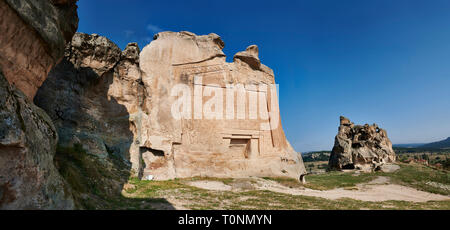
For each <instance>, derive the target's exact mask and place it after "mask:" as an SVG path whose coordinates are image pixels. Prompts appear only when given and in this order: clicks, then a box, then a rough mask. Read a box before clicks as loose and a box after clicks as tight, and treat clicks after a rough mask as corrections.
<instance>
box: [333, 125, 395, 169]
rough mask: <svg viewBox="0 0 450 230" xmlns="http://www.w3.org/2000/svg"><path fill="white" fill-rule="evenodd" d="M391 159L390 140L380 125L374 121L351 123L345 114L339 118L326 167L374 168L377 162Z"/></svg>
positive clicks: (381, 162)
mask: <svg viewBox="0 0 450 230" xmlns="http://www.w3.org/2000/svg"><path fill="white" fill-rule="evenodd" d="M394 161H395V152H394V150H393V149H392V143H391V141H390V140H389V138H388V136H387V132H386V130H384V129H381V128H379V127H378V125H376V124H373V125H368V124H366V125H364V126H361V125H355V124H353V123H352V122H351V121H350V120H349V119H347V118H345V117H341V118H340V126H339V133H338V135H337V136H336V140H335V144H334V147H333V151H332V153H331V156H330V161H329V165H328V166H329V168H330V169H337V170H341V169H361V170H366V171H370V170H376V169H378V168H379V166H382V165H384V164H386V163H391V162H394Z"/></svg>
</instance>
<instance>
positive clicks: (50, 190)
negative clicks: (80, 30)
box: [0, 0, 78, 209]
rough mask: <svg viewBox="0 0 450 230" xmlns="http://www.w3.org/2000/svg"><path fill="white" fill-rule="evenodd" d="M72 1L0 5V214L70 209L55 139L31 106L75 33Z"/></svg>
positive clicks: (8, 0) (1, 1)
mask: <svg viewBox="0 0 450 230" xmlns="http://www.w3.org/2000/svg"><path fill="white" fill-rule="evenodd" d="M76 8H77V7H76V1H74V0H66V1H62V0H61V1H50V0H41V1H25V0H0V16H1V20H0V34H1V36H0V209H72V208H74V202H73V199H72V195H71V193H70V189H69V188H68V187H67V186H66V184H65V181H64V180H63V179H62V177H61V176H60V175H59V173H58V171H57V170H56V168H55V166H54V162H53V157H54V154H55V149H56V143H57V141H58V134H57V132H56V129H55V127H54V125H53V123H52V121H51V119H50V118H49V117H48V115H47V114H46V113H45V112H44V111H43V110H42V109H40V108H38V107H36V106H35V105H34V104H33V103H32V101H31V100H32V98H33V96H34V94H35V92H36V91H37V89H38V87H39V86H40V85H41V84H42V82H43V81H44V80H45V78H46V77H47V73H48V72H49V71H50V69H51V68H52V67H53V66H54V65H55V64H56V62H58V61H59V60H60V59H61V58H62V56H63V50H64V47H65V45H66V41H67V40H68V39H70V38H71V36H72V35H73V34H74V33H75V31H76V29H77V23H78V18H77V12H76Z"/></svg>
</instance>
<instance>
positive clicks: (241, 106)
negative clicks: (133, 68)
mask: <svg viewBox="0 0 450 230" xmlns="http://www.w3.org/2000/svg"><path fill="white" fill-rule="evenodd" d="M224 46H225V44H224V42H223V41H222V40H221V38H220V37H219V36H218V35H217V34H209V35H204V36H197V35H195V34H193V33H190V32H178V33H177V32H162V33H159V34H157V35H156V36H155V38H154V41H153V42H151V43H150V44H149V45H148V46H146V47H145V48H144V49H143V51H142V52H141V54H140V66H141V69H142V71H143V76H142V81H143V84H144V85H145V88H146V90H147V92H150V94H151V97H146V98H145V102H144V104H145V110H146V114H148V116H149V117H146V118H145V119H143V120H142V127H143V129H142V130H141V133H140V135H139V143H140V145H141V146H140V149H141V154H142V158H143V159H144V162H143V165H142V166H139V167H136V168H143V176H144V178H148V177H149V178H154V179H157V180H164V179H171V178H179V177H194V176H209V177H248V176H272V177H273V176H280V177H281V176H284V177H292V178H297V179H300V177H302V175H304V174H306V171H305V168H304V165H303V161H302V158H301V156H300V155H299V154H298V153H296V152H295V151H294V150H293V148H292V147H291V146H290V144H289V142H288V141H287V140H286V137H285V134H284V131H283V128H282V126H281V119H280V113H279V107H278V99H277V93H276V90H275V89H274V88H275V87H274V84H275V78H274V74H273V71H272V70H271V69H270V68H268V67H267V66H265V65H263V64H261V61H260V60H259V57H258V47H257V46H255V45H253V46H250V47H248V48H247V50H246V51H243V52H239V53H237V54H236V55H235V56H234V62H233V63H227V62H226V56H225V54H224V53H223V52H222V49H223V48H224Z"/></svg>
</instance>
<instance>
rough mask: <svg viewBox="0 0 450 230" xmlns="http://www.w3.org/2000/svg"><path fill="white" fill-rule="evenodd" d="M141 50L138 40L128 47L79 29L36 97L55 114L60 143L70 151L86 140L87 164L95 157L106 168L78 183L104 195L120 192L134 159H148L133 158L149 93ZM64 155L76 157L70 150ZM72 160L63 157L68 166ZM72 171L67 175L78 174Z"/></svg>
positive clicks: (100, 167)
mask: <svg viewBox="0 0 450 230" xmlns="http://www.w3.org/2000/svg"><path fill="white" fill-rule="evenodd" d="M139 53H140V50H139V47H138V46H137V44H136V43H130V44H129V45H128V46H127V47H126V49H125V50H123V51H122V50H121V49H120V48H119V47H118V46H117V45H116V44H114V43H113V42H111V41H110V40H109V39H107V38H105V37H102V36H99V35H96V34H93V35H88V34H83V33H77V34H75V35H74V36H73V39H72V41H71V42H70V44H69V45H68V46H67V48H66V54H65V57H64V59H63V60H62V61H61V63H59V64H58V65H57V66H56V67H55V68H54V69H53V70H52V71H51V72H50V74H49V76H48V79H47V80H46V81H45V82H44V84H43V85H42V87H41V88H40V89H39V91H38V93H37V94H36V97H35V100H34V101H35V103H36V105H38V106H40V107H41V108H43V109H44V110H45V111H46V112H47V113H48V114H49V115H50V117H51V118H52V120H53V122H54V124H55V126H56V128H57V130H58V133H59V136H60V139H59V146H61V147H62V148H65V149H66V150H67V149H70V148H73V147H74V146H76V145H81V147H82V150H81V152H79V153H78V154H79V155H83V154H87V155H86V156H83V160H84V161H85V162H87V163H85V164H88V163H89V162H95V163H93V166H94V167H95V168H97V169H95V170H102V171H103V173H98V174H99V175H98V178H96V183H91V182H89V181H82V182H80V181H78V182H77V184H83V186H84V187H85V188H87V189H88V190H89V189H90V188H94V187H95V188H98V189H97V191H100V192H102V193H103V196H107V195H115V194H117V193H119V194H120V191H121V189H122V186H123V184H124V183H126V181H127V180H128V178H129V176H130V173H131V171H133V170H132V169H131V166H132V164H131V162H135V164H133V165H138V163H137V161H142V159H139V158H138V159H134V158H132V157H134V156H136V157H139V144H138V143H137V135H138V131H137V130H138V127H139V125H140V124H138V123H137V122H136V121H139V114H140V112H141V109H142V107H143V106H142V102H143V98H144V97H145V93H144V86H143V84H142V79H141V71H140V68H139ZM76 151H80V149H78V150H76ZM84 151H85V153H84ZM57 154H59V153H57ZM57 156H60V155H57ZM58 159H62V160H63V161H66V160H70V159H66V158H65V156H64V153H61V158H58ZM86 159H88V161H86ZM67 163H68V162H61V164H63V165H65V166H63V167H67V166H68V165H67ZM80 167H81V168H78V169H77V170H73V171H87V172H89V171H90V170H92V168H91V167H90V166H89V165H81V166H80ZM134 171H139V169H134ZM70 173H72V174H69V175H66V177H71V178H73V177H77V175H76V174H73V172H70ZM102 174H107V176H105V175H102ZM99 182H101V183H99ZM79 192H80V191H79ZM81 192H82V193H86V194H84V195H83V196H84V197H89V196H90V195H92V194H90V192H89V191H81Z"/></svg>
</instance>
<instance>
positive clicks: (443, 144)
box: [419, 137, 450, 149]
mask: <svg viewBox="0 0 450 230" xmlns="http://www.w3.org/2000/svg"><path fill="white" fill-rule="evenodd" d="M419 148H426V149H450V137H449V138H447V139H445V140H443V141H438V142H433V143H429V144H425V145H421V146H419Z"/></svg>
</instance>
